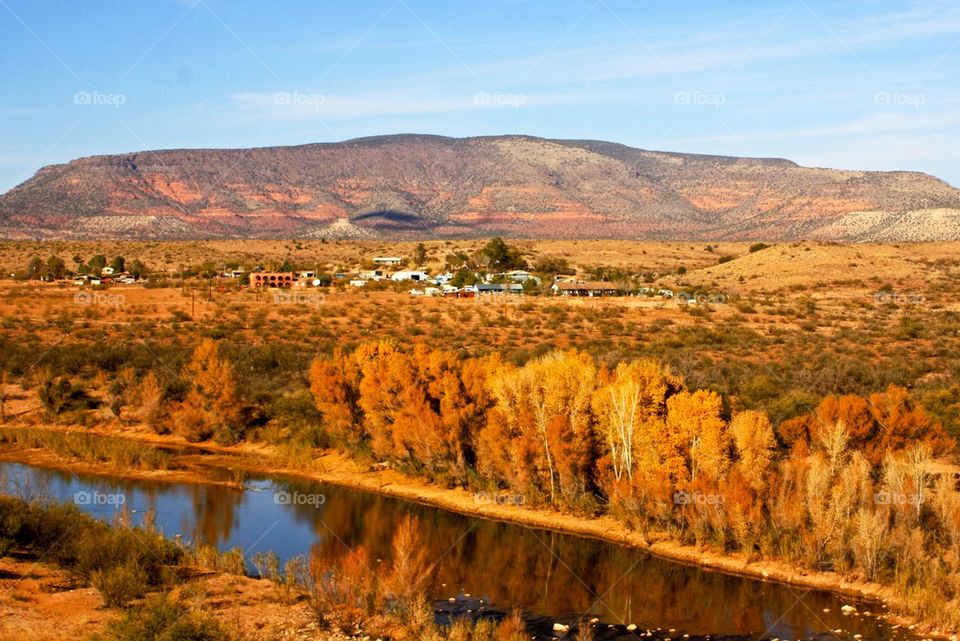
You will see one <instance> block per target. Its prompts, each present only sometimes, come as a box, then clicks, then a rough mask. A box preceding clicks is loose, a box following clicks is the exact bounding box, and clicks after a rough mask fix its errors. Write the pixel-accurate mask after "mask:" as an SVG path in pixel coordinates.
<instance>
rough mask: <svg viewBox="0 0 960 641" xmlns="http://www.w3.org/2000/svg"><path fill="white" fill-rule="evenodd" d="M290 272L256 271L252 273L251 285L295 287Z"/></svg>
mask: <svg viewBox="0 0 960 641" xmlns="http://www.w3.org/2000/svg"><path fill="white" fill-rule="evenodd" d="M293 282H294V278H293V274H292V273H290V272H254V273H252V274H250V287H293Z"/></svg>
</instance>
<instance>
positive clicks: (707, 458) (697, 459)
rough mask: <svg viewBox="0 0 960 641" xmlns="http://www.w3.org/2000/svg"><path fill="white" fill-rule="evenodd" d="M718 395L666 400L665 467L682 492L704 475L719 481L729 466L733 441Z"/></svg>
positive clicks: (705, 393) (697, 394)
mask: <svg viewBox="0 0 960 641" xmlns="http://www.w3.org/2000/svg"><path fill="white" fill-rule="evenodd" d="M722 409H723V401H722V399H721V398H720V395H719V394H717V393H716V392H710V391H707V390H697V391H695V392H680V393H679V394H677V395H675V396H673V397H672V398H670V399H669V400H668V401H667V424H666V429H667V434H666V442H667V446H668V450H667V456H666V461H665V462H666V465H667V468H668V469H669V470H670V474H671V475H672V477H673V479H674V481H675V482H676V483H677V484H678V486H679V487H681V489H683V488H685V486H686V485H687V484H688V483H689V482H690V481H695V480H697V479H698V477H699V476H701V475H703V476H704V477H705V478H706V480H709V481H715V480H717V479H719V478H720V477H721V476H722V475H723V473H724V472H726V470H727V468H728V467H729V465H730V455H729V450H730V438H729V434H728V433H727V424H726V423H725V422H724V420H723V418H722V417H721V412H722Z"/></svg>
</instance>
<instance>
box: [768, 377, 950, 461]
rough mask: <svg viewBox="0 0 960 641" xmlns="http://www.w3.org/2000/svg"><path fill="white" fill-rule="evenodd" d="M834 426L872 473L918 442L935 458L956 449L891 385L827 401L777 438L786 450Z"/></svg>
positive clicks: (790, 424) (906, 395)
mask: <svg viewBox="0 0 960 641" xmlns="http://www.w3.org/2000/svg"><path fill="white" fill-rule="evenodd" d="M837 423H840V424H842V425H843V426H844V427H845V428H846V431H847V434H848V440H849V443H848V446H849V447H850V449H852V450H855V451H861V452H863V453H864V455H865V456H866V457H867V460H868V461H869V462H870V464H871V465H872V466H873V467H874V468H877V467H879V466H880V465H881V464H882V463H883V461H884V458H885V457H886V455H887V453H889V452H893V451H900V450H903V449H904V448H906V447H907V446H909V445H911V444H913V443H916V442H918V441H919V442H923V443H926V444H928V445H929V446H930V447H931V449H932V451H933V452H934V453H935V454H936V455H943V454H945V453H947V452H950V451H952V450H953V448H954V447H955V446H956V443H955V442H954V440H953V439H952V438H950V436H949V435H948V434H947V433H946V431H945V430H944V429H943V425H942V424H941V423H939V422H937V421H934V420H933V419H932V418H930V416H929V415H928V414H927V413H926V412H925V411H924V410H923V408H922V407H920V406H918V405H916V404H915V403H914V402H913V401H912V400H911V398H910V394H909V392H908V391H907V390H905V389H904V388H902V387H898V386H896V385H891V386H889V387H888V388H887V389H886V390H885V391H883V392H877V393H875V394H871V395H870V396H869V397H866V398H864V397H862V396H856V395H853V394H848V395H844V396H836V395H832V396H827V397H826V398H824V399H823V400H822V401H820V404H819V405H818V406H817V408H816V410H814V411H813V412H812V413H811V414H807V415H804V416H798V417H795V418H792V419H789V420H787V421H784V422H783V423H782V424H781V425H780V436H781V438H783V439H784V441H786V442H787V443H788V444H789V445H791V446H793V445H795V444H797V443H799V442H801V441H802V442H804V443H806V444H808V445H809V444H812V443H816V442H817V441H818V440H819V439H820V436H821V432H822V431H823V430H825V429H830V428H831V427H832V426H833V425H836V424H837Z"/></svg>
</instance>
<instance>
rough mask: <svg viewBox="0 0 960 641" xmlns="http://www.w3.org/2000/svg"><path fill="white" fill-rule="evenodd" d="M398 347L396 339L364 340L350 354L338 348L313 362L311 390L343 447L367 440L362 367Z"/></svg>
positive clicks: (328, 427) (332, 434) (327, 425)
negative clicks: (362, 390) (329, 354)
mask: <svg viewBox="0 0 960 641" xmlns="http://www.w3.org/2000/svg"><path fill="white" fill-rule="evenodd" d="M395 350H396V343H395V342H394V341H388V340H383V341H374V342H369V343H364V344H363V345H361V346H360V347H359V348H357V350H356V351H355V352H353V353H352V354H348V353H346V352H344V351H343V350H341V349H340V348H337V349H335V350H334V352H333V354H332V355H331V356H330V357H328V358H316V359H314V361H313V362H312V363H311V364H310V373H309V379H310V392H311V394H312V395H313V401H314V405H316V408H317V410H318V411H319V412H320V415H321V420H322V421H323V428H324V430H325V431H326V432H327V434H328V435H329V436H330V438H331V439H332V440H333V442H334V443H336V444H338V445H340V446H341V447H346V448H348V449H351V450H356V449H358V448H360V447H361V446H362V445H363V444H365V442H366V440H367V434H366V433H365V431H364V420H363V410H362V408H361V407H360V382H361V380H362V375H363V372H362V368H363V365H364V364H365V363H367V362H370V361H372V360H375V359H377V358H378V357H379V355H380V354H383V353H389V352H393V351H395Z"/></svg>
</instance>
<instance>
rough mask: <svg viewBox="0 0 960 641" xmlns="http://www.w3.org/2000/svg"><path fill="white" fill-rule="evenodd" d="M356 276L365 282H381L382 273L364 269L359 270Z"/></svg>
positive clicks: (376, 270) (379, 270) (381, 271)
mask: <svg viewBox="0 0 960 641" xmlns="http://www.w3.org/2000/svg"><path fill="white" fill-rule="evenodd" d="M358 276H359V277H360V278H363V279H365V280H382V279H383V277H384V272H383V270H382V269H365V270H361V271H360V273H359V274H358Z"/></svg>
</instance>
